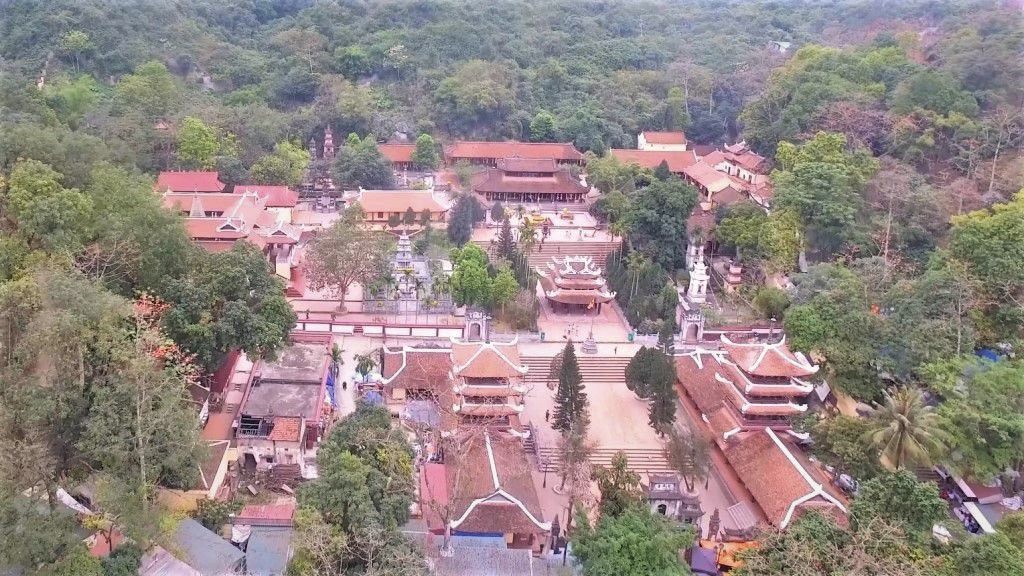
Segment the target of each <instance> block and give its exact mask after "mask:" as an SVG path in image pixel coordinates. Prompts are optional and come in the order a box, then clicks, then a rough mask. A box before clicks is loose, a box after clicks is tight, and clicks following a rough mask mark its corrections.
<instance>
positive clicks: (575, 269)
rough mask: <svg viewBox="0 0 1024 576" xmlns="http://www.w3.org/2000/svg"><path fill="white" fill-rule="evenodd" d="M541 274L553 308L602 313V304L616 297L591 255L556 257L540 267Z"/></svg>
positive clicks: (542, 283) (545, 292)
mask: <svg viewBox="0 0 1024 576" xmlns="http://www.w3.org/2000/svg"><path fill="white" fill-rule="evenodd" d="M537 274H539V275H540V284H541V288H543V290H544V296H545V297H546V298H547V299H548V302H550V303H551V305H552V308H562V309H563V310H566V311H569V310H579V309H584V310H595V313H597V314H600V313H601V305H602V304H606V303H608V302H611V300H612V299H613V298H615V293H614V292H609V291H608V287H607V286H606V283H605V279H604V277H603V276H602V275H601V269H600V268H599V267H597V266H596V265H595V264H594V260H593V259H592V258H591V257H590V256H566V257H564V258H557V257H552V258H551V261H550V262H548V263H547V265H546V266H545V267H539V266H538V267H537Z"/></svg>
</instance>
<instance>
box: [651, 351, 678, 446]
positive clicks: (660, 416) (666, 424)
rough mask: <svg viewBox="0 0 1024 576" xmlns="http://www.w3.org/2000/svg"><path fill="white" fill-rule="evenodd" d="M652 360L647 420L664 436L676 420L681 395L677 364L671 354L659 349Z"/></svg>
mask: <svg viewBox="0 0 1024 576" xmlns="http://www.w3.org/2000/svg"><path fill="white" fill-rule="evenodd" d="M651 360H652V366H651V373H650V375H651V383H650V389H651V402H650V405H649V406H648V410H647V422H648V424H650V425H651V428H654V430H656V431H657V432H658V435H659V436H664V435H665V433H666V431H668V430H669V429H671V427H672V424H673V423H675V421H676V403H677V402H678V401H679V396H678V395H677V394H676V390H675V382H676V372H675V365H674V364H673V361H672V357H671V356H668V355H666V354H665V353H664V352H661V351H659V350H656V351H655V353H654V354H652V358H651Z"/></svg>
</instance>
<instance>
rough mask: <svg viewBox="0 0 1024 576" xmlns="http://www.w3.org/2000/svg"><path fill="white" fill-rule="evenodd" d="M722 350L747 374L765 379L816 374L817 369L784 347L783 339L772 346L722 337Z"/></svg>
mask: <svg viewBox="0 0 1024 576" xmlns="http://www.w3.org/2000/svg"><path fill="white" fill-rule="evenodd" d="M722 348H723V349H725V351H726V352H728V353H729V357H730V358H731V359H732V361H733V362H735V363H736V365H737V366H739V367H740V368H742V369H743V371H744V372H746V373H747V374H753V375H754V376H766V377H789V378H800V377H804V376H811V375H812V374H815V373H817V372H818V367H817V366H813V365H811V364H810V363H808V362H807V361H806V360H802V359H800V358H798V357H797V356H796V355H795V354H793V352H791V351H790V350H789V347H788V346H786V338H785V337H783V338H782V339H781V340H779V341H778V342H775V343H773V344H768V343H760V342H758V343H741V342H733V341H731V340H729V338H727V337H726V336H725V335H723V336H722Z"/></svg>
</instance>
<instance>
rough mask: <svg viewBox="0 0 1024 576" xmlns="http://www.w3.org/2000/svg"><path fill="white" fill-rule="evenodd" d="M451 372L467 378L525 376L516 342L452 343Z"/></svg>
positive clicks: (524, 367)
mask: <svg viewBox="0 0 1024 576" xmlns="http://www.w3.org/2000/svg"><path fill="white" fill-rule="evenodd" d="M451 358H452V364H453V368H452V372H453V373H454V374H455V375H456V376H461V377H467V378H515V377H519V376H522V375H523V374H526V370H527V369H526V366H524V365H523V364H522V363H521V362H520V361H519V346H518V344H517V343H516V342H511V343H496V342H452V356H451Z"/></svg>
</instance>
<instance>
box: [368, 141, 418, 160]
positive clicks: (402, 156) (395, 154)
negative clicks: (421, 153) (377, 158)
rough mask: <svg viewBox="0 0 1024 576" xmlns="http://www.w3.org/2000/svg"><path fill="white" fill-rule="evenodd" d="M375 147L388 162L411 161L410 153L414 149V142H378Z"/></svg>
mask: <svg viewBox="0 0 1024 576" xmlns="http://www.w3.org/2000/svg"><path fill="white" fill-rule="evenodd" d="M377 149H378V150H380V153H381V154H383V155H384V157H385V158H387V159H388V161H389V162H408V163H412V153H413V152H415V151H416V145H415V144H378V145H377Z"/></svg>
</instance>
